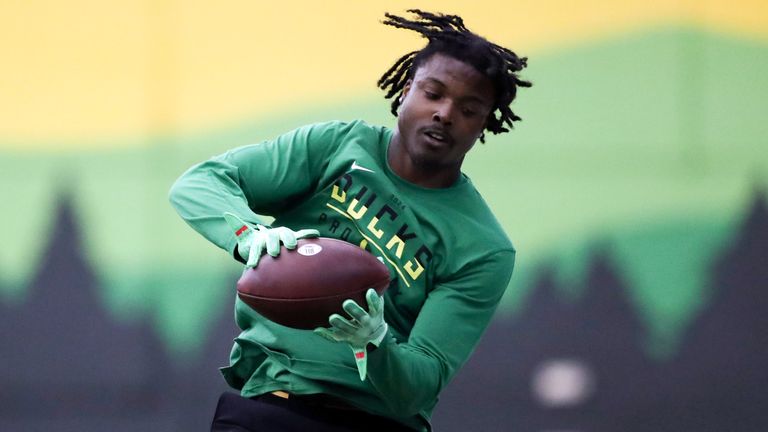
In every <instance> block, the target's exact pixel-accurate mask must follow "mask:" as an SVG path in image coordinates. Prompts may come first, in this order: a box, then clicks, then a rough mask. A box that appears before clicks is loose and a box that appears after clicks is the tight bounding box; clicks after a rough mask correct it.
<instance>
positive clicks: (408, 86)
mask: <svg viewBox="0 0 768 432" xmlns="http://www.w3.org/2000/svg"><path fill="white" fill-rule="evenodd" d="M411 84H413V79H409V80H408V81H406V82H405V84H404V85H403V93H402V94H401V95H400V103H402V102H403V99H405V97H406V96H408V92H410V91H411Z"/></svg>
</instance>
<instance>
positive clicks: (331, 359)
mask: <svg viewBox="0 0 768 432" xmlns="http://www.w3.org/2000/svg"><path fill="white" fill-rule="evenodd" d="M409 12H412V13H414V14H416V16H417V17H416V19H413V20H411V19H407V18H404V17H399V16H394V15H390V14H386V17H387V19H386V20H385V21H384V24H386V25H390V26H394V27H398V28H406V29H410V30H413V31H416V32H418V33H420V34H422V35H423V36H424V37H426V38H428V40H429V43H428V44H427V46H426V47H425V48H424V49H422V50H420V51H414V52H411V53H409V54H406V55H405V56H403V57H402V58H400V59H399V60H398V61H397V62H396V63H395V64H394V65H393V66H392V68H391V69H390V70H389V71H387V72H386V73H385V74H384V76H383V77H382V78H381V80H380V81H379V86H380V87H381V88H382V89H384V90H386V91H387V94H386V97H387V98H394V99H393V103H392V113H393V114H394V115H395V116H396V117H397V126H396V127H395V128H394V130H390V129H388V128H386V127H377V126H371V125H368V124H366V123H364V122H362V121H354V122H349V123H344V122H330V123H322V124H314V125H310V126H305V127H302V128H299V129H297V130H294V131H292V132H289V133H287V134H284V135H282V136H279V137H277V138H276V139H274V140H271V141H267V142H263V143H260V144H257V145H250V146H245V147H241V148H237V149H234V150H231V151H229V152H227V153H225V154H223V155H220V156H218V157H214V158H213V159H211V160H209V161H206V162H203V163H201V164H199V165H196V166H195V167H193V168H191V169H190V170H189V171H187V172H186V173H185V174H184V175H183V176H182V177H181V178H180V179H179V180H178V181H177V182H176V184H174V186H173V188H172V190H171V195H170V198H171V202H172V203H173V205H174V206H175V207H176V209H177V211H178V212H179V214H180V215H181V216H182V217H183V218H184V219H185V220H186V221H187V222H188V223H189V224H190V225H191V226H192V227H193V228H194V229H196V230H197V231H199V232H200V233H201V234H202V235H204V236H205V237H206V238H208V239H209V240H210V241H212V242H213V243H215V244H216V245H218V246H219V247H221V248H223V249H224V250H225V251H227V252H228V253H231V254H233V256H234V257H235V259H238V260H240V261H241V262H244V263H245V264H246V265H247V266H249V267H254V266H257V265H258V262H259V260H263V259H270V258H269V257H262V254H263V253H264V252H265V251H266V252H267V254H268V255H271V256H276V255H277V254H278V253H279V250H280V245H281V244H284V245H285V246H286V247H287V248H293V247H295V245H296V240H297V239H298V238H303V237H309V236H317V235H322V236H324V237H335V238H340V239H343V240H346V241H348V242H351V243H354V244H357V245H360V246H361V247H364V248H366V249H367V250H369V251H370V252H371V253H373V254H375V255H376V256H378V257H381V258H382V260H383V261H384V262H386V263H388V265H389V267H390V270H391V274H392V283H391V285H390V286H389V289H388V290H387V291H386V292H385V294H384V296H382V297H380V296H378V295H377V294H376V293H375V291H373V290H370V291H369V292H368V295H367V302H368V305H357V304H355V303H354V302H352V301H347V302H345V304H344V311H345V312H341V311H340V314H334V315H333V316H331V317H329V327H328V328H323V329H317V330H315V332H311V331H302V330H295V329H289V328H286V327H283V326H280V325H278V324H275V323H273V322H270V321H268V320H266V319H265V318H263V317H261V316H259V315H258V314H257V313H255V312H254V311H253V310H252V309H250V308H249V307H248V306H247V305H245V304H244V303H242V302H241V301H240V300H239V299H238V300H236V321H237V324H238V325H239V327H240V328H241V329H242V330H243V332H242V333H241V334H240V336H239V337H238V338H236V339H235V345H234V347H233V350H232V354H231V359H230V360H231V361H230V366H228V367H226V368H223V369H222V372H223V374H224V377H225V379H226V380H227V382H228V383H229V384H230V385H231V386H232V387H233V388H235V389H238V390H239V391H240V394H241V396H236V395H232V394H225V395H223V396H222V398H221V399H220V401H219V406H218V407H217V412H216V415H215V418H214V422H213V430H217V431H223V430H257V429H258V430H312V431H351V430H389V431H393V430H420V431H427V430H430V429H431V427H430V424H429V419H430V416H431V413H432V411H433V409H434V407H435V404H436V402H437V397H438V394H439V393H440V391H441V390H442V389H443V388H444V387H445V386H446V384H448V382H449V381H450V380H451V378H452V377H453V376H454V375H455V373H456V372H457V370H458V369H459V368H460V367H461V366H462V365H463V364H464V362H465V361H466V360H467V358H468V357H469V355H470V354H471V353H472V351H473V350H474V348H475V346H476V344H477V343H478V341H479V339H480V337H481V335H482V333H483V331H484V330H485V328H486V327H487V325H488V323H489V321H490V319H491V317H492V315H493V312H494V311H495V309H496V306H497V305H498V303H499V300H500V299H501V297H502V294H503V293H504V290H505V289H506V287H507V284H508V282H509V279H510V277H511V274H512V267H513V264H514V257H515V250H514V248H513V247H512V244H511V243H510V241H509V239H508V238H507V236H506V235H505V234H504V232H503V230H502V228H501V227H500V225H499V223H498V222H497V221H496V219H495V218H494V216H493V215H492V213H491V211H490V210H489V209H488V207H487V206H486V204H485V202H484V201H483V199H482V197H481V196H480V195H479V194H478V192H477V191H476V190H475V188H474V187H473V186H472V183H471V182H470V180H469V179H468V178H467V177H466V176H465V175H464V174H462V173H461V166H462V162H463V160H464V157H465V155H466V154H467V152H468V151H469V150H470V149H471V148H472V146H473V145H474V144H475V142H476V141H477V140H478V139H480V140H481V141H483V140H484V132H485V131H490V132H493V133H501V132H506V131H507V129H506V128H505V127H504V125H505V124H506V125H508V126H512V123H513V121H515V120H519V117H517V116H516V115H515V114H514V113H513V112H512V111H511V109H510V108H509V105H510V103H511V102H512V100H513V99H514V98H515V95H516V91H517V88H518V87H528V86H530V83H528V82H526V81H523V80H521V79H520V78H519V77H518V76H517V72H519V71H520V70H522V69H523V68H524V67H525V66H526V59H525V58H518V57H517V55H515V54H514V53H513V52H512V51H509V50H507V49H505V48H502V47H499V46H497V45H494V44H492V43H490V42H488V41H487V40H485V39H483V38H481V37H479V36H477V35H475V34H474V33H471V32H470V31H469V30H467V28H466V27H465V26H464V24H463V22H462V20H461V18H460V17H458V16H452V15H441V14H431V13H427V12H422V11H419V10H411V11H409ZM258 215H270V216H273V217H274V218H275V219H274V222H273V223H272V225H271V227H267V226H266V225H265V224H264V223H263V222H262V220H261V217H260V216H258ZM294 230H296V231H294ZM361 306H367V307H368V312H366V311H365V310H364V309H362V308H361ZM344 314H346V315H348V316H344ZM350 348H352V350H350ZM353 354H354V355H353Z"/></svg>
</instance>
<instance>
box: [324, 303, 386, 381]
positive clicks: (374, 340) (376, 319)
mask: <svg viewBox="0 0 768 432" xmlns="http://www.w3.org/2000/svg"><path fill="white" fill-rule="evenodd" d="M365 299H366V301H367V302H368V312H366V311H365V309H363V308H362V307H360V305H358V304H357V303H355V301H354V300H346V301H344V304H343V305H342V308H344V311H346V312H347V314H349V316H350V317H351V318H352V320H348V319H346V318H344V317H342V316H341V315H339V314H333V315H331V316H330V317H329V318H328V322H329V323H330V324H331V326H330V328H322V327H320V328H316V329H315V333H317V334H318V335H320V336H322V337H324V338H326V339H328V340H330V341H332V342H346V343H348V344H349V346H350V347H351V348H352V352H354V354H355V363H356V364H357V371H358V373H359V374H360V381H365V377H366V375H367V371H368V352H367V351H366V346H367V345H368V344H369V343H370V344H373V345H375V346H377V347H378V346H379V345H380V344H381V341H382V340H384V336H385V335H386V334H387V329H388V328H389V326H387V323H386V322H384V297H382V296H380V295H379V294H377V293H376V290H374V289H373V288H371V289H369V290H368V291H367V292H366V293H365Z"/></svg>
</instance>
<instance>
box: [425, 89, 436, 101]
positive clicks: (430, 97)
mask: <svg viewBox="0 0 768 432" xmlns="http://www.w3.org/2000/svg"><path fill="white" fill-rule="evenodd" d="M424 95H426V96H427V99H430V100H438V99H440V95H439V94H437V93H432V92H430V91H425V92H424Z"/></svg>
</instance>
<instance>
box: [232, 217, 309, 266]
mask: <svg viewBox="0 0 768 432" xmlns="http://www.w3.org/2000/svg"><path fill="white" fill-rule="evenodd" d="M224 219H225V220H226V221H227V223H228V224H229V227H230V228H232V230H233V231H234V232H235V236H237V253H238V254H240V256H241V257H242V258H243V259H245V260H246V262H245V266H246V267H249V268H253V267H256V265H258V264H259V259H260V258H261V255H262V254H263V253H264V249H266V250H267V253H268V254H269V255H270V256H273V257H276V256H278V255H280V243H282V244H284V245H285V247H286V248H288V249H295V248H296V244H297V241H298V240H299V239H303V238H312V237H319V236H320V233H319V232H318V231H317V230H315V229H303V230H299V231H293V230H291V229H290V228H286V227H278V228H268V227H265V226H264V225H256V228H254V227H252V226H251V225H249V224H247V223H246V222H244V221H243V220H242V219H240V218H239V217H237V216H236V215H234V214H232V213H224Z"/></svg>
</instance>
